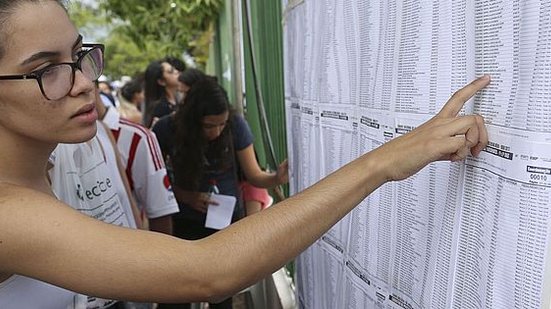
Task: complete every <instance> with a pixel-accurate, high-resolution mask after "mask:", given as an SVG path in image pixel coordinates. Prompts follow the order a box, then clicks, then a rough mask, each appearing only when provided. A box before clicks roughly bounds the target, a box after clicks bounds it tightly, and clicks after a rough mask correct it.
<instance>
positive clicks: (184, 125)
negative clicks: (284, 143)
mask: <svg viewBox="0 0 551 309" xmlns="http://www.w3.org/2000/svg"><path fill="white" fill-rule="evenodd" d="M153 131H155V133H156V134H157V136H158V137H159V140H160V141H161V142H160V144H161V149H162V150H163V153H164V154H165V155H166V156H168V157H167V158H166V159H167V160H169V162H171V163H172V171H173V180H174V181H173V188H174V192H175V195H176V198H177V200H178V202H179V205H180V214H177V215H176V216H175V218H174V235H175V236H178V237H181V238H184V239H190V240H193V239H201V238H204V237H207V236H209V235H211V234H213V233H215V232H216V231H217V230H214V229H210V228H207V227H205V219H206V212H207V209H208V207H209V204H211V201H210V200H209V192H208V191H209V188H210V187H211V186H213V185H216V186H217V188H218V190H219V192H220V194H224V195H232V196H235V197H236V199H237V203H236V207H235V211H234V213H233V218H232V222H235V221H237V220H239V219H240V218H242V217H244V216H245V209H244V206H243V203H242V199H241V194H240V190H239V183H240V181H241V180H242V179H241V177H242V176H241V172H242V173H243V174H244V176H245V177H246V179H247V180H248V181H249V182H250V183H252V184H253V185H255V186H259V187H263V188H266V187H274V186H277V185H280V184H283V183H286V182H287V181H288V174H287V162H286V161H285V162H284V163H282V164H281V165H280V166H279V168H278V170H277V172H276V173H267V172H264V171H263V170H262V169H261V168H260V167H259V165H258V162H257V160H256V156H255V153H254V147H253V136H252V133H251V130H250V128H249V126H248V125H247V123H246V121H245V120H244V119H243V117H241V116H239V115H237V114H236V113H235V112H234V111H233V109H232V108H231V106H230V103H229V100H228V96H227V94H226V91H225V90H224V89H223V88H222V87H221V86H220V85H219V84H218V83H217V82H216V81H215V80H214V79H213V78H203V79H200V80H199V81H196V82H194V83H193V86H192V87H191V89H190V90H189V91H188V93H187V95H186V97H185V99H184V104H183V105H180V106H179V108H178V110H177V111H176V113H175V114H174V115H171V116H168V117H165V118H162V119H161V120H159V121H158V122H157V124H156V125H155V127H154V128H153ZM215 306H216V307H214V308H231V299H229V300H227V301H226V302H225V303H223V304H217V305H215Z"/></svg>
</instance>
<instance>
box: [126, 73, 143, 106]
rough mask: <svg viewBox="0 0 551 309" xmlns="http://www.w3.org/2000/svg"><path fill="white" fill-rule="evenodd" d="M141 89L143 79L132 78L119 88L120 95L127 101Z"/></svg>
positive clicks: (130, 100)
mask: <svg viewBox="0 0 551 309" xmlns="http://www.w3.org/2000/svg"><path fill="white" fill-rule="evenodd" d="M142 90H143V81H141V80H139V79H136V78H134V79H132V80H131V81H129V82H128V83H126V84H124V86H122V88H121V96H122V97H123V98H124V99H125V100H126V101H128V102H132V99H133V98H134V95H135V94H136V93H139V92H141V91H142Z"/></svg>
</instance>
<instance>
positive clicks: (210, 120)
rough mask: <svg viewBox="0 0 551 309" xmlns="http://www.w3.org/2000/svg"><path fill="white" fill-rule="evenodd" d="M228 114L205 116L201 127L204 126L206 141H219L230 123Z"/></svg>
mask: <svg viewBox="0 0 551 309" xmlns="http://www.w3.org/2000/svg"><path fill="white" fill-rule="evenodd" d="M228 116H229V113H228V112H224V113H222V114H219V115H208V116H204V117H203V119H202V121H201V125H202V126H203V134H205V137H206V139H207V140H208V141H209V142H210V141H213V140H215V139H217V138H218V137H219V136H220V134H222V131H224V128H225V127H226V124H227V123H228Z"/></svg>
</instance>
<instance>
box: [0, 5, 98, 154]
mask: <svg viewBox="0 0 551 309" xmlns="http://www.w3.org/2000/svg"><path fill="white" fill-rule="evenodd" d="M7 25H8V27H4V29H0V31H4V37H5V38H6V40H5V41H6V42H5V43H6V44H4V42H2V44H3V46H5V49H6V50H5V54H4V57H2V58H1V59H0V75H20V74H28V73H31V72H33V71H35V70H38V69H42V68H44V67H46V66H48V65H51V64H57V63H61V62H74V61H76V58H77V53H78V52H79V51H80V50H81V47H82V42H81V37H80V36H79V34H78V32H77V30H76V29H75V27H74V26H73V24H72V23H71V22H70V20H69V18H68V16H67V14H66V12H65V10H64V9H63V8H62V7H61V6H60V5H59V4H58V3H57V2H55V1H42V2H36V3H31V2H27V3H24V4H22V5H19V6H18V7H17V9H16V10H15V11H14V14H13V15H11V16H10V17H9V18H8V20H7ZM93 90H94V83H93V82H92V81H91V80H89V79H87V78H86V77H84V75H83V74H82V72H81V71H80V70H76V73H75V79H74V84H73V87H72V88H71V90H70V92H69V93H68V94H67V95H66V96H65V97H62V98H61V99H58V100H52V101H50V100H47V99H46V98H45V97H44V96H43V94H42V92H41V90H40V87H39V85H38V83H37V80H35V79H27V80H0V114H1V115H2V117H0V137H2V136H6V135H11V136H17V137H23V138H25V140H30V141H32V140H34V141H38V142H40V143H47V144H55V143H58V142H64V143H72V142H73V143H74V142H82V141H85V140H88V139H90V138H92V137H93V136H94V135H95V132H96V125H95V122H96V119H97V112H96V109H95V106H94V101H95V97H94V93H93ZM19 140H22V139H19Z"/></svg>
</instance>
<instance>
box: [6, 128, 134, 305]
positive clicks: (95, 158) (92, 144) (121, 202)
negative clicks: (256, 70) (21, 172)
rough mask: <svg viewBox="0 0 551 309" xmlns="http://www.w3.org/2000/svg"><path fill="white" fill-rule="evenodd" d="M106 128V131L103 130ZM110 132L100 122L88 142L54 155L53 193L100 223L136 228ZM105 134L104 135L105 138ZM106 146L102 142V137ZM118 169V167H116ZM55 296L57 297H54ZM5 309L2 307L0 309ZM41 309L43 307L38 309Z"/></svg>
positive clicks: (109, 302)
mask: <svg viewBox="0 0 551 309" xmlns="http://www.w3.org/2000/svg"><path fill="white" fill-rule="evenodd" d="M102 129H103V130H102ZM106 132H107V131H105V128H103V126H102V125H101V123H98V134H97V135H96V136H95V137H94V138H92V139H91V140H90V141H88V142H86V143H79V144H59V145H58V146H57V148H56V149H55V150H54V151H53V152H52V154H51V155H50V163H51V164H52V165H53V167H52V168H51V169H50V170H49V175H50V179H51V182H52V190H53V192H54V193H55V194H56V196H57V197H58V198H59V199H60V200H61V201H63V202H65V203H67V204H68V205H70V206H71V207H73V208H74V209H75V210H78V211H80V212H82V213H83V214H85V215H87V216H90V217H93V218H95V219H98V220H100V221H103V222H106V223H110V224H115V225H118V226H123V227H130V228H136V222H135V220H134V216H133V214H132V209H131V206H130V201H129V200H128V195H127V194H126V189H125V187H124V185H123V182H122V179H121V177H120V174H119V172H118V169H117V167H116V163H112V164H114V165H109V163H110V162H115V161H114V158H115V157H114V156H115V154H114V153H113V147H112V146H111V142H110V140H109V138H108V137H107V136H104V135H105V134H106ZM102 134H103V135H102ZM101 136H104V137H103V138H104V139H106V140H107V141H105V140H104V141H103V143H104V145H105V146H102V144H101V143H100V139H101V138H100V137H101ZM113 166H114V167H113ZM52 297H55V295H52ZM84 298H85V303H86V305H85V306H84V307H83V308H89V309H92V308H94V309H95V308H108V307H110V306H111V305H113V304H114V303H115V301H114V300H109V299H102V298H96V297H92V296H89V297H84ZM0 308H2V307H0ZM38 308H40V307H38Z"/></svg>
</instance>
